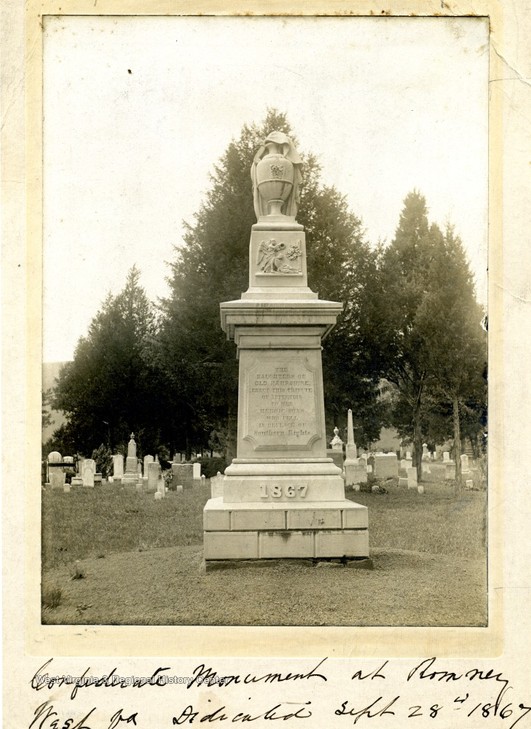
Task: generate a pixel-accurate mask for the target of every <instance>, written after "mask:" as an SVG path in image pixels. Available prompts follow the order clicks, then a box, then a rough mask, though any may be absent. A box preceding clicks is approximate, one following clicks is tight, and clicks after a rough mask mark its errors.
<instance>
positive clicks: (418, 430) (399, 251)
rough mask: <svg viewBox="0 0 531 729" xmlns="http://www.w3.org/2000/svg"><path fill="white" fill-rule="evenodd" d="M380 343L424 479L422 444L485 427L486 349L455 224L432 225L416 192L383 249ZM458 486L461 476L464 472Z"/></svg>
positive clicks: (398, 418)
mask: <svg viewBox="0 0 531 729" xmlns="http://www.w3.org/2000/svg"><path fill="white" fill-rule="evenodd" d="M379 273H380V287H379V289H378V298H379V300H380V302H381V303H380V308H381V313H380V326H381V327H383V330H382V337H381V339H380V344H381V345H383V346H382V349H381V362H382V366H383V367H384V369H385V372H386V377H387V379H388V380H389V381H391V382H392V383H393V384H394V385H395V386H396V388H397V391H398V395H397V397H396V398H395V402H394V407H393V412H392V422H393V425H394V426H395V427H396V428H397V429H398V431H399V433H400V434H401V435H402V436H403V437H406V438H408V439H410V440H411V441H412V442H413V458H414V464H415V465H416V467H417V469H418V473H419V478H420V476H421V470H422V462H421V454H422V444H423V442H431V443H434V442H437V441H438V442H440V441H441V440H444V439H445V438H446V437H448V436H449V435H450V434H452V435H453V437H454V445H455V451H456V452H455V456H456V460H457V465H458V469H459V466H460V462H459V455H460V442H461V436H462V433H461V429H460V423H461V418H462V415H463V414H464V413H466V423H467V428H466V429H467V434H468V435H469V436H471V437H472V438H474V437H477V434H478V433H479V431H480V430H481V428H482V427H483V425H484V414H485V397H486V381H485V377H484V373H485V371H486V348H485V340H484V337H483V332H482V329H481V326H480V322H481V319H482V312H481V309H480V307H479V305H478V304H477V302H476V299H475V293H474V285H473V279H472V274H471V273H470V268H469V265H468V261H467V259H466V255H465V253H464V250H463V246H462V244H461V241H460V240H459V238H458V237H457V236H455V234H454V231H453V229H452V228H451V227H448V228H447V230H446V232H445V233H444V234H443V233H442V232H441V230H440V229H439V228H438V227H437V226H436V225H434V224H432V225H430V224H429V221H428V209H427V206H426V201H425V199H424V197H423V196H422V195H421V194H420V193H419V192H417V191H414V192H412V193H409V194H408V195H407V197H406V199H405V201H404V207H403V210H402V213H401V216H400V221H399V225H398V227H397V230H396V234H395V238H394V240H393V241H392V243H391V245H390V246H389V247H388V248H387V249H385V250H383V251H381V252H380V267H379ZM457 480H458V482H459V471H458V479H457Z"/></svg>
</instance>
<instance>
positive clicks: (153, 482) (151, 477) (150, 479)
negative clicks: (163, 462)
mask: <svg viewBox="0 0 531 729" xmlns="http://www.w3.org/2000/svg"><path fill="white" fill-rule="evenodd" d="M160 476H161V470H160V463H157V462H156V461H152V462H151V463H148V464H147V490H148V491H149V492H152V491H157V489H158V486H159V481H160Z"/></svg>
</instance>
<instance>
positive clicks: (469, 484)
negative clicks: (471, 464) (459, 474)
mask: <svg viewBox="0 0 531 729" xmlns="http://www.w3.org/2000/svg"><path fill="white" fill-rule="evenodd" d="M473 488H474V480H473V479H471V478H469V479H467V480H466V481H465V489H466V490H467V491H472V489H473Z"/></svg>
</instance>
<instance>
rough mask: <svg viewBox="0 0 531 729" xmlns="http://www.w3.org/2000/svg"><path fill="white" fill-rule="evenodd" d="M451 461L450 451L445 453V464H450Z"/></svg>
mask: <svg viewBox="0 0 531 729" xmlns="http://www.w3.org/2000/svg"><path fill="white" fill-rule="evenodd" d="M449 461H450V454H449V453H448V451H443V463H448V462H449Z"/></svg>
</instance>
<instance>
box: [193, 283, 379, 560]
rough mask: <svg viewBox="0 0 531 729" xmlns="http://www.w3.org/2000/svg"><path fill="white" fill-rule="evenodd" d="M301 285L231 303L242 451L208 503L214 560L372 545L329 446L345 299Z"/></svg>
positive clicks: (328, 554)
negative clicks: (327, 340)
mask: <svg viewBox="0 0 531 729" xmlns="http://www.w3.org/2000/svg"><path fill="white" fill-rule="evenodd" d="M253 293H254V292H253ZM271 293H273V292H271ZM300 293H301V294H302V296H301V298H300V299H298V300H295V299H290V300H280V298H278V299H277V298H275V299H265V298H262V299H256V298H252V299H249V298H246V294H243V296H242V299H240V300H238V301H230V302H225V303H223V304H221V320H222V327H223V329H224V330H225V331H226V332H227V333H228V335H229V336H230V337H231V338H232V339H234V341H235V342H236V344H237V346H238V356H239V361H240V366H239V372H240V374H239V402H238V442H237V453H238V457H237V458H236V459H234V460H233V461H232V463H231V465H230V466H229V467H228V468H227V469H226V471H225V476H224V478H223V486H222V489H223V496H222V497H218V498H213V499H210V500H209V501H208V502H207V504H206V506H205V509H204V515H203V525H204V558H205V560H206V562H207V563H208V561H209V560H212V561H215V560H232V559H241V560H247V559H278V558H297V559H300V558H310V559H319V558H321V559H332V558H343V557H346V558H362V557H367V556H368V554H369V532H368V510H367V508H366V507H365V506H361V505H359V504H355V503H353V502H352V501H350V500H348V499H346V498H345V484H344V480H343V476H342V473H341V469H340V468H338V467H337V466H336V465H334V463H333V461H332V459H331V458H329V457H327V455H326V438H325V418H324V397H323V378H322V363H321V341H322V338H323V337H324V336H326V334H327V333H328V332H329V331H330V330H331V329H332V327H333V325H334V323H335V320H336V317H337V315H338V313H339V312H340V311H341V305H340V304H337V303H335V302H331V301H320V300H318V299H317V298H316V297H315V294H313V293H312V292H308V293H309V295H308V294H306V296H304V292H302V291H301V292H300ZM275 294H276V295H277V296H279V295H280V292H278V291H276V292H275Z"/></svg>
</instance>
